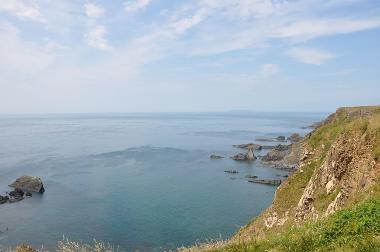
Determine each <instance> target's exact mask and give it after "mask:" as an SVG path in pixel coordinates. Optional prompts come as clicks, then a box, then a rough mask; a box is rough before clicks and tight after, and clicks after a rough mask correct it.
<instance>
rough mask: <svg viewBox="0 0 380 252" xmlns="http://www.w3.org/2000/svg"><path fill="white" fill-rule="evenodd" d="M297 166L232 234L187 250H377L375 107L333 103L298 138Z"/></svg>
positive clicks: (379, 208)
mask: <svg viewBox="0 0 380 252" xmlns="http://www.w3.org/2000/svg"><path fill="white" fill-rule="evenodd" d="M300 145H301V148H300V155H299V156H298V158H299V162H298V169H297V170H296V171H295V172H294V173H293V175H292V176H290V177H289V178H288V179H287V180H286V181H285V182H284V183H283V184H282V185H281V186H280V187H279V188H278V189H277V191H276V195H275V198H274V200H273V203H272V205H271V206H270V207H269V208H268V209H267V210H265V211H264V212H263V213H262V214H261V215H260V216H258V217H257V218H255V219H254V220H252V221H251V222H250V223H249V224H247V225H246V226H245V227H243V228H242V229H241V230H240V231H239V232H238V233H237V234H236V235H235V236H234V237H233V238H232V239H231V240H229V241H224V242H215V243H208V244H200V245H199V246H196V247H192V248H188V249H186V250H190V251H324V250H333V251H335V250H338V251H347V250H351V251H380V106H373V107H353V108H339V109H338V110H337V111H336V112H335V113H334V114H332V115H330V116H329V117H328V118H327V119H326V120H324V121H323V122H321V123H320V124H318V126H317V128H316V129H315V130H314V131H313V132H311V133H310V134H308V135H307V136H306V137H305V139H304V140H303V141H302V142H301V143H300Z"/></svg>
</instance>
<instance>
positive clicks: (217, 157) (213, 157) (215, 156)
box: [210, 154, 224, 159]
mask: <svg viewBox="0 0 380 252" xmlns="http://www.w3.org/2000/svg"><path fill="white" fill-rule="evenodd" d="M221 158H224V157H222V156H219V155H214V154H212V155H211V156H210V159H221Z"/></svg>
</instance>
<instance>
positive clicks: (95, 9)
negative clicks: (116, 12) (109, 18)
mask: <svg viewBox="0 0 380 252" xmlns="http://www.w3.org/2000/svg"><path fill="white" fill-rule="evenodd" d="M84 8H85V12H86V16H87V17H89V18H100V17H102V16H104V12H105V11H104V8H103V7H102V6H100V5H97V4H94V3H86V4H85V5H84Z"/></svg>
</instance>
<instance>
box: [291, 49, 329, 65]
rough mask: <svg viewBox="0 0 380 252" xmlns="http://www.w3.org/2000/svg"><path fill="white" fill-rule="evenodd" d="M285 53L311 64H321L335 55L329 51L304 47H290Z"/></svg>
mask: <svg viewBox="0 0 380 252" xmlns="http://www.w3.org/2000/svg"><path fill="white" fill-rule="evenodd" d="M287 54H288V55H289V56H290V57H292V58H294V59H296V60H298V61H300V62H303V63H306V64H312V65H322V64H323V63H325V62H326V61H328V60H330V59H333V58H335V57H336V56H335V55H334V54H332V53H330V52H326V51H322V50H319V49H314V48H304V47H297V48H292V49H291V50H289V51H288V52H287Z"/></svg>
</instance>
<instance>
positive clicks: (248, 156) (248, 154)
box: [247, 144, 256, 160]
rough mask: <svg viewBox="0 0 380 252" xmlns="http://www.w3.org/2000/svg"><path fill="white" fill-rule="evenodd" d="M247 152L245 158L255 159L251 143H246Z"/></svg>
mask: <svg viewBox="0 0 380 252" xmlns="http://www.w3.org/2000/svg"><path fill="white" fill-rule="evenodd" d="M247 148H248V152H247V159H248V160H254V159H256V157H255V155H254V154H253V145H251V144H250V145H248V147H247Z"/></svg>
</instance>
